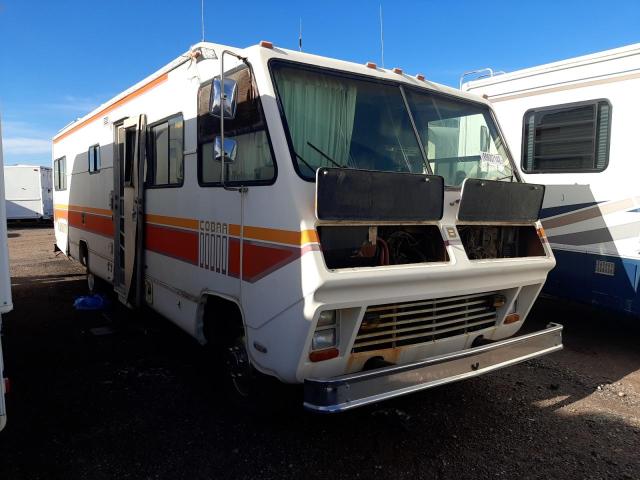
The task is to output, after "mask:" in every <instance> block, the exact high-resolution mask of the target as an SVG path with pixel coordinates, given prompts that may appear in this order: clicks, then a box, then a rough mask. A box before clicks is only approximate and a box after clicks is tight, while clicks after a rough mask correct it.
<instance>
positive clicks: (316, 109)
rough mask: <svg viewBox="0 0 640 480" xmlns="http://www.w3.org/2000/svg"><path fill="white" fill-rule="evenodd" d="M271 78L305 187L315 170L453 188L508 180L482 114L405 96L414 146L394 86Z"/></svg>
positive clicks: (421, 94) (292, 73)
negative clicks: (410, 177) (424, 179)
mask: <svg viewBox="0 0 640 480" xmlns="http://www.w3.org/2000/svg"><path fill="white" fill-rule="evenodd" d="M272 71H273V76H274V81H275V85H276V89H277V92H278V97H279V100H280V103H281V105H282V109H283V113H284V117H285V120H286V124H287V127H288V129H289V135H290V138H291V143H292V147H293V150H294V151H293V155H294V156H295V158H294V162H295V165H296V167H297V170H298V172H299V174H300V175H301V176H302V177H303V178H305V179H308V180H310V179H314V178H315V172H316V170H317V169H318V168H320V167H339V168H357V169H365V170H380V171H388V172H411V173H428V172H429V171H433V172H434V173H436V174H438V175H442V176H443V177H444V178H445V183H446V184H447V185H453V186H457V185H460V184H461V183H462V180H464V178H466V177H475V178H488V179H507V180H509V179H511V178H512V172H511V167H510V164H509V161H508V159H507V156H506V154H505V152H504V148H503V146H502V142H501V141H500V138H499V136H498V135H497V130H496V128H495V125H494V124H493V121H492V119H491V116H490V115H489V110H488V108H484V110H483V107H482V106H481V105H475V104H473V103H470V102H464V101H458V100H455V99H450V98H449V97H443V96H435V95H432V94H431V93H430V92H427V91H414V90H413V89H411V90H407V91H406V94H407V100H408V101H409V105H410V107H411V111H412V112H411V113H412V114H413V116H414V117H415V118H414V120H415V122H416V127H417V130H418V136H419V138H416V130H415V129H414V127H413V125H412V118H411V114H410V113H409V111H408V110H407V103H406V102H405V99H404V98H403V91H402V89H401V88H400V85H399V84H392V83H389V82H383V81H380V80H377V79H375V78H367V77H355V76H350V75H347V74H340V73H337V72H334V71H326V70H320V69H315V68H313V69H312V68H309V67H305V66H293V65H291V64H285V63H279V62H277V63H274V64H273V67H272ZM421 143H422V144H421ZM423 146H424V147H423ZM427 160H428V161H429V164H430V168H429V166H427Z"/></svg>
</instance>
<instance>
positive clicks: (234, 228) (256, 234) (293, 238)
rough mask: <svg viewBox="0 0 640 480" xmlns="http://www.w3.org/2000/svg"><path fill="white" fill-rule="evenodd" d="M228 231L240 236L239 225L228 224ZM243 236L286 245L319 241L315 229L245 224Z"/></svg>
mask: <svg viewBox="0 0 640 480" xmlns="http://www.w3.org/2000/svg"><path fill="white" fill-rule="evenodd" d="M229 233H230V234H231V235H235V236H240V225H233V224H232V225H229ZM244 237H245V238H250V239H253V240H264V241H267V242H275V243H285V244H287V245H305V244H307V243H318V242H319V240H318V233H317V232H316V231H315V230H303V231H301V232H296V231H293V230H278V229H276V228H265V227H249V226H245V227H244Z"/></svg>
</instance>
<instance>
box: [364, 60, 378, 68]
mask: <svg viewBox="0 0 640 480" xmlns="http://www.w3.org/2000/svg"><path fill="white" fill-rule="evenodd" d="M366 65H367V68H373V69H374V70H375V69H376V68H378V66H377V65H376V64H375V63H373V62H367V63H366Z"/></svg>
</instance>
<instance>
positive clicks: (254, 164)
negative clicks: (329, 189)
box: [198, 67, 276, 185]
mask: <svg viewBox="0 0 640 480" xmlns="http://www.w3.org/2000/svg"><path fill="white" fill-rule="evenodd" d="M225 78H227V76H225ZM228 78H232V79H234V80H235V81H236V82H237V85H238V106H237V110H236V117H235V118H234V119H233V120H227V119H225V121H224V127H225V139H226V138H233V139H234V140H235V141H236V142H237V146H236V148H237V150H236V151H237V153H236V158H235V161H233V163H227V162H225V168H226V170H227V172H226V174H225V177H226V179H227V181H228V182H229V183H236V184H238V183H243V184H246V183H253V184H257V185H260V184H263V185H264V184H271V183H273V180H274V179H275V175H276V168H275V164H274V161H273V154H272V151H271V144H270V142H269V136H268V133H267V126H266V122H265V120H264V115H263V112H262V105H261V102H260V96H259V94H258V89H257V88H256V85H255V81H254V79H253V74H252V73H251V70H250V69H249V68H248V67H241V68H240V69H239V70H236V71H235V72H231V73H230V74H229V75H228ZM210 94H211V82H209V83H207V84H205V85H203V86H202V87H200V90H199V91H198V181H199V182H200V183H201V184H205V185H219V184H220V179H221V173H222V171H221V167H222V165H221V162H220V161H217V160H216V159H215V158H214V141H215V138H216V136H217V135H219V134H220V119H219V118H215V117H213V116H211V115H209V97H210Z"/></svg>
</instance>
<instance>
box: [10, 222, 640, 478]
mask: <svg viewBox="0 0 640 480" xmlns="http://www.w3.org/2000/svg"><path fill="white" fill-rule="evenodd" d="M9 237H10V238H9V247H10V253H11V259H12V270H11V272H12V286H13V295H14V304H15V309H14V311H13V312H12V313H10V314H8V315H6V317H4V331H3V333H4V336H3V344H4V346H5V361H6V368H7V373H8V374H9V375H10V376H11V379H12V391H11V393H10V394H9V396H8V398H7V401H8V413H9V422H8V425H7V428H6V429H5V430H4V431H3V432H2V433H1V434H0V479H8V480H9V479H10V480H14V479H37V478H43V479H56V478H61V479H62V478H64V479H76V478H83V479H85V478H86V479H111V478H122V479H127V478H132V479H138V478H140V479H143V478H144V479H147V478H149V479H152V478H169V479H174V478H188V479H199V478H203V479H204V478H207V479H213V478H251V479H254V478H259V479H271V478H273V479H280V478H302V477H304V478H332V479H338V478H376V479H387V478H389V479H391V478H393V479H404V478H410V479H415V478H454V479H457V480H459V479H467V478H469V479H479V478H509V479H511V478H540V479H546V478H554V479H562V478H594V479H600V478H616V479H617V478H629V479H631V478H640V348H639V345H640V342H639V341H638V340H639V339H640V322H638V321H634V320H629V319H626V318H620V317H618V316H615V315H612V314H610V313H607V312H603V311H599V310H595V309H591V308H587V307H584V306H579V305H571V304H568V303H566V302H559V301H555V300H552V299H541V300H540V301H538V303H537V304H536V306H535V307H534V310H533V312H532V315H531V317H530V319H529V322H530V323H532V324H535V325H537V326H543V325H544V324H545V323H547V322H549V321H557V322H559V323H562V324H564V326H565V331H564V339H565V349H564V350H563V351H561V352H558V353H555V354H553V355H550V356H547V357H544V358H542V359H538V360H535V361H530V362H528V363H524V364H521V365H518V366H515V367H511V368H509V369H505V370H501V371H498V372H495V373H492V374H489V375H485V376H483V377H479V378H476V379H472V380H467V381H464V382H460V383H456V384H452V385H447V386H443V387H439V388H436V389H433V390H430V391H426V392H422V393H418V394H414V395H410V396H407V397H403V398H400V399H396V400H392V401H388V402H385V403H381V404H378V405H372V406H368V407H365V408H362V409H359V410H355V411H353V412H349V413H346V414H340V415H334V416H325V415H314V414H309V413H305V412H304V411H303V410H302V408H301V390H300V388H298V387H286V388H285V387H282V386H274V387H272V388H269V391H268V392H265V395H264V396H265V398H267V397H269V398H273V399H275V400H276V401H272V402H269V404H268V406H267V407H265V408H264V409H262V410H261V409H256V408H246V405H243V404H242V403H238V402H232V401H230V400H229V398H228V396H227V395H226V394H225V393H224V391H223V390H221V388H220V387H219V383H216V382H215V375H214V373H213V370H212V369H211V368H209V367H208V366H207V361H206V358H207V357H206V356H205V355H204V354H203V351H202V349H201V348H200V347H199V346H197V345H196V344H195V342H194V341H192V340H191V339H190V338H189V337H187V336H186V335H184V334H183V333H182V332H180V331H179V330H178V329H177V328H175V327H173V326H172V325H171V324H169V323H168V322H167V321H165V320H163V319H161V318H159V317H157V316H155V315H151V314H144V315H143V314H140V313H133V312H126V311H124V310H122V309H120V308H117V309H115V310H113V311H111V312H106V313H97V312H77V311H74V310H73V308H72V302H73V299H74V298H75V297H77V296H78V295H81V294H83V293H85V282H84V275H83V269H82V268H81V267H80V266H79V265H77V264H75V263H72V262H70V261H68V260H67V259H65V258H64V257H63V256H60V255H59V256H56V255H55V254H54V253H53V232H52V231H51V230H50V229H43V228H23V229H12V230H10V232H9Z"/></svg>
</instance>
